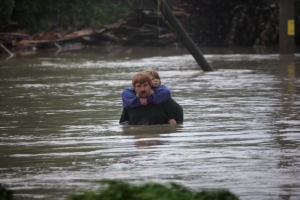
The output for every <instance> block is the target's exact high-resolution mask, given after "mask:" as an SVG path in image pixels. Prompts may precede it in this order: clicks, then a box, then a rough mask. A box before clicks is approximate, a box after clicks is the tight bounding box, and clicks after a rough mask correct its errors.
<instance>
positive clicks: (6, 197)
mask: <svg viewBox="0 0 300 200" xmlns="http://www.w3.org/2000/svg"><path fill="white" fill-rule="evenodd" d="M0 200H13V192H12V191H11V190H8V189H6V188H5V187H4V185H2V184H0Z"/></svg>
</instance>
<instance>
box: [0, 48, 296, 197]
mask: <svg viewBox="0 0 300 200" xmlns="http://www.w3.org/2000/svg"><path fill="white" fill-rule="evenodd" d="M203 52H204V53H205V57H206V58H207V60H208V62H209V63H210V64H211V65H212V66H213V68H214V69H216V71H214V72H202V71H201V70H200V68H199V66H197V63H196V62H195V61H194V59H193V58H192V56H190V55H188V54H187V53H186V51H184V50H177V51H174V50H173V49H154V50H153V49H150V50H149V49H131V50H126V51H123V52H121V53H119V54H114V56H113V55H112V54H111V55H110V54H101V53H99V52H97V51H91V52H76V53H68V52H65V53H61V54H56V55H55V54H52V55H36V56H34V57H20V58H12V59H10V60H7V61H3V62H1V63H0V119H1V121H0V159H1V162H0V179H1V181H0V182H1V183H4V184H6V185H8V186H9V188H10V189H13V190H15V191H16V195H17V197H20V198H21V197H25V198H29V199H38V198H46V199H65V198H66V197H67V196H68V195H70V194H73V193H74V192H80V191H82V190H86V189H95V188H97V187H98V185H97V181H98V180H100V179H123V180H127V181H130V182H133V183H141V182H148V181H155V182H161V183H165V182H170V181H173V182H178V183H181V184H183V185H185V186H187V187H190V188H192V189H197V190H200V189H208V188H228V189H229V190H231V191H232V192H234V193H236V194H237V195H238V196H240V198H241V199H299V198H300V192H299V191H300V182H299V180H300V172H299V169H300V152H299V144H300V143H299V142H300V137H299V133H300V129H299V127H300V121H299V106H300V101H299V87H300V78H299V77H300V56H299V55H296V56H295V57H294V58H293V59H290V58H287V57H282V56H279V55H278V54H262V55H261V54H255V53H251V54H238V53H236V54H220V53H219V54H218V52H217V51H216V50H204V51H203ZM222 53H223V52H222ZM145 55H148V56H145ZM147 69H154V70H158V71H159V73H160V75H161V78H162V82H163V84H166V85H168V86H169V88H170V89H171V91H172V96H173V98H174V99H175V100H176V101H177V102H178V103H180V104H181V105H182V107H183V109H184V119H185V122H184V124H183V125H181V126H171V125H155V126H134V127H132V126H120V125H119V124H118V121H119V117H120V114H121V96H120V93H121V91H122V90H123V89H124V88H126V87H129V86H130V84H131V81H130V80H131V76H132V75H133V74H134V73H136V72H137V71H141V70H147Z"/></svg>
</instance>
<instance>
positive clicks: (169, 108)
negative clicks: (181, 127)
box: [119, 98, 183, 125]
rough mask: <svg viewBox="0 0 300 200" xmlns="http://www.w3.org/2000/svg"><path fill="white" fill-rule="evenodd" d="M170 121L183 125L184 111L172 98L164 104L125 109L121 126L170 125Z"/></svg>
mask: <svg viewBox="0 0 300 200" xmlns="http://www.w3.org/2000/svg"><path fill="white" fill-rule="evenodd" d="M169 119H175V120H176V122H177V124H182V123H183V109H182V107H181V106H180V105H179V104H178V103H177V102H176V101H174V100H173V99H172V98H170V99H168V100H167V101H165V102H164V103H161V104H158V105H155V104H153V103H151V104H148V105H146V106H139V107H136V108H123V111H122V114H121V118H120V121H119V123H120V124H130V125H154V124H168V120H169Z"/></svg>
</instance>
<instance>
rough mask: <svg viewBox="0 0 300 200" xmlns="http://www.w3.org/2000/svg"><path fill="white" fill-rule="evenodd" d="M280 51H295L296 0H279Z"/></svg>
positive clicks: (285, 52) (290, 52)
mask: <svg viewBox="0 0 300 200" xmlns="http://www.w3.org/2000/svg"><path fill="white" fill-rule="evenodd" d="M279 53H280V54H294V53H295V20H294V0H279Z"/></svg>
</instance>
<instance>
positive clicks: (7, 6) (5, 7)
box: [0, 0, 15, 26]
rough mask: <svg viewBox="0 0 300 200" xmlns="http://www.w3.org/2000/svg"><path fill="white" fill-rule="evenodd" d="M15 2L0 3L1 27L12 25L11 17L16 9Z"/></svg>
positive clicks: (3, 1) (6, 0) (3, 0)
mask: <svg viewBox="0 0 300 200" xmlns="http://www.w3.org/2000/svg"><path fill="white" fill-rule="evenodd" d="M14 5H15V1H14V0H1V1H0V26H3V25H6V24H9V23H10V17H11V14H12V10H13V8H14Z"/></svg>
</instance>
